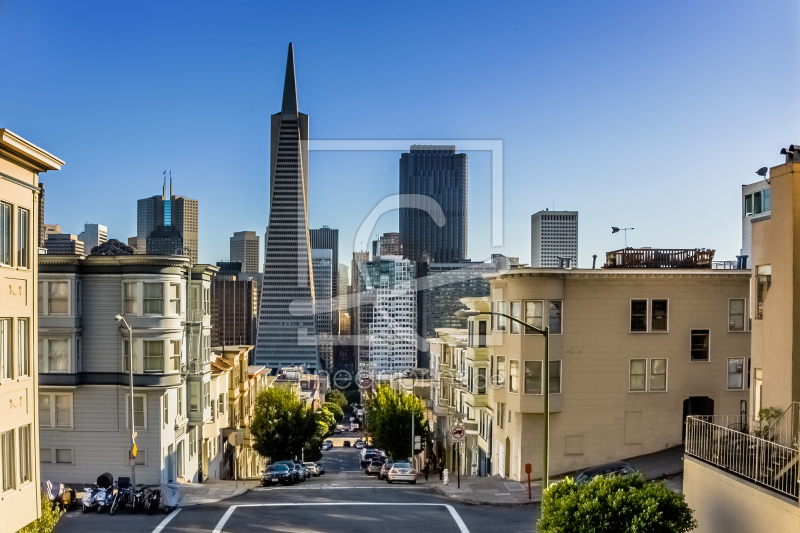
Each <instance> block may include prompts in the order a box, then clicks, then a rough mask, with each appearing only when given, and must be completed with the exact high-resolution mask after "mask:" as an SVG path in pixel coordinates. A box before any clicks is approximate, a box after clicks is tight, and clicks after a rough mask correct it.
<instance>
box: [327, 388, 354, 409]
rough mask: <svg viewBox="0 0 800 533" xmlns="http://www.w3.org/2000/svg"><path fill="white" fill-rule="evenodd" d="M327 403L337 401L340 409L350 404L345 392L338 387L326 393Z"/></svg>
mask: <svg viewBox="0 0 800 533" xmlns="http://www.w3.org/2000/svg"><path fill="white" fill-rule="evenodd" d="M325 403H335V404H337V405H338V406H339V408H340V409H344V408H345V407H347V406H348V405H349V404H348V402H347V398H346V397H345V395H344V393H342V391H340V390H338V389H333V390H331V391H329V392H328V393H327V394H326V395H325Z"/></svg>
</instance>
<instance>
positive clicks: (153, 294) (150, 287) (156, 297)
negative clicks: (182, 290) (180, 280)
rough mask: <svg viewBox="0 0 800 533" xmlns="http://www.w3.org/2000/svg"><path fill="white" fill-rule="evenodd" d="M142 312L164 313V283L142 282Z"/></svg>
mask: <svg viewBox="0 0 800 533" xmlns="http://www.w3.org/2000/svg"><path fill="white" fill-rule="evenodd" d="M144 314H146V315H163V314H164V284H163V283H144Z"/></svg>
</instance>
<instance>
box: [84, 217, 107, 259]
mask: <svg viewBox="0 0 800 533" xmlns="http://www.w3.org/2000/svg"><path fill="white" fill-rule="evenodd" d="M78 239H79V240H81V241H83V248H84V250H85V251H86V255H89V254H90V253H92V249H93V248H94V247H95V246H100V245H101V244H103V243H104V242H106V241H107V240H108V228H107V227H105V226H103V225H102V224H89V223H86V224H84V225H83V231H82V232H81V233H80V234H79V235H78Z"/></svg>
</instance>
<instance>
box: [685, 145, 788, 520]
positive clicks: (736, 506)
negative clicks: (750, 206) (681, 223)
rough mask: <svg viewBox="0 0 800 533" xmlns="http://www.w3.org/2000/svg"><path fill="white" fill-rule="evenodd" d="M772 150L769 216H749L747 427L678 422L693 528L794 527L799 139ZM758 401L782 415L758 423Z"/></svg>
mask: <svg viewBox="0 0 800 533" xmlns="http://www.w3.org/2000/svg"><path fill="white" fill-rule="evenodd" d="M781 153H782V154H785V155H786V162H785V163H784V164H782V165H778V166H776V167H773V168H771V169H770V171H769V187H770V189H771V197H772V198H771V200H772V206H771V213H770V214H769V216H762V217H760V218H758V219H753V220H752V228H751V230H752V249H751V254H752V255H751V260H750V265H751V270H749V271H748V272H749V273H750V274H751V275H752V278H751V279H752V283H751V286H750V287H751V290H750V295H749V299H750V302H751V305H750V306H749V316H750V318H751V319H752V333H751V336H752V354H751V357H752V372H751V379H752V382H751V383H752V384H751V390H750V402H749V410H748V416H747V417H746V424H742V426H740V427H737V426H735V425H732V424H730V421H729V420H726V419H719V418H717V417H714V418H697V419H690V421H689V424H688V426H687V431H688V432H689V435H690V438H688V439H687V447H686V457H685V459H684V467H685V470H684V493H685V495H686V502H687V503H688V504H689V507H691V508H692V509H694V511H695V518H696V519H697V520H698V524H699V525H698V528H697V531H698V532H700V533H745V532H747V533H758V532H765V533H766V532H773V531H800V506H798V474H800V472H798V464H800V452H799V451H798V442H799V441H800V435H798V431H800V409H798V407H800V403H798V402H800V270H799V269H798V266H800V241H798V237H800V146H794V145H793V146H790V147H789V148H788V149H786V150H784V151H782V152H781ZM762 408H777V409H780V410H781V411H783V414H782V415H781V417H780V418H778V419H777V420H775V421H772V420H770V421H769V422H765V421H764V420H763V419H759V410H760V409H762ZM754 430H755V431H754ZM742 443H743V444H742ZM720 450H723V451H724V453H720Z"/></svg>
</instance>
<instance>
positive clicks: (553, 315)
mask: <svg viewBox="0 0 800 533" xmlns="http://www.w3.org/2000/svg"><path fill="white" fill-rule="evenodd" d="M549 303H550V333H553V334H556V335H559V334H561V305H562V301H561V300H550V302H549Z"/></svg>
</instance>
